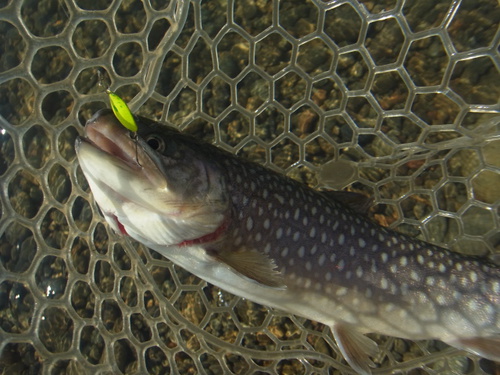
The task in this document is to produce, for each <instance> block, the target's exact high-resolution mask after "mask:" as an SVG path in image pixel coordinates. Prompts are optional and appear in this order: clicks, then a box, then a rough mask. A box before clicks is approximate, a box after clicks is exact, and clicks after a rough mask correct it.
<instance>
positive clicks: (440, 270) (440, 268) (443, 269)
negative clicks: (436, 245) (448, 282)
mask: <svg viewBox="0 0 500 375" xmlns="http://www.w3.org/2000/svg"><path fill="white" fill-rule="evenodd" d="M438 270H439V272H443V273H444V272H446V266H445V265H444V264H443V263H439V267H438Z"/></svg>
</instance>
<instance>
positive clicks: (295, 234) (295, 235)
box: [292, 231, 300, 242]
mask: <svg viewBox="0 0 500 375" xmlns="http://www.w3.org/2000/svg"><path fill="white" fill-rule="evenodd" d="M292 239H293V240H294V241H295V242H297V241H298V240H299V239H300V232H298V231H297V232H295V233H294V234H293V238H292Z"/></svg>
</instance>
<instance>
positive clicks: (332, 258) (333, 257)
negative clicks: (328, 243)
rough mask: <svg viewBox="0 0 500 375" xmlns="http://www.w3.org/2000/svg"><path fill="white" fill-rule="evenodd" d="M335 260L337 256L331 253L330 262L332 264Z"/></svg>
mask: <svg viewBox="0 0 500 375" xmlns="http://www.w3.org/2000/svg"><path fill="white" fill-rule="evenodd" d="M336 258H337V254H335V253H332V254H331V255H330V262H332V263H334V262H335V259H336Z"/></svg>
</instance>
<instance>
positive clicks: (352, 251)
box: [349, 246, 356, 257]
mask: <svg viewBox="0 0 500 375" xmlns="http://www.w3.org/2000/svg"><path fill="white" fill-rule="evenodd" d="M349 255H350V256H352V257H353V256H354V255H356V249H355V248H354V246H351V248H350V249H349Z"/></svg>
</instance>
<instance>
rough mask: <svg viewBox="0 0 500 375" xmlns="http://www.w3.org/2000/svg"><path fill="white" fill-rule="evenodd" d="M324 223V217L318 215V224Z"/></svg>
mask: <svg viewBox="0 0 500 375" xmlns="http://www.w3.org/2000/svg"><path fill="white" fill-rule="evenodd" d="M324 222H325V215H323V214H321V215H319V223H320V224H323V223H324Z"/></svg>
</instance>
